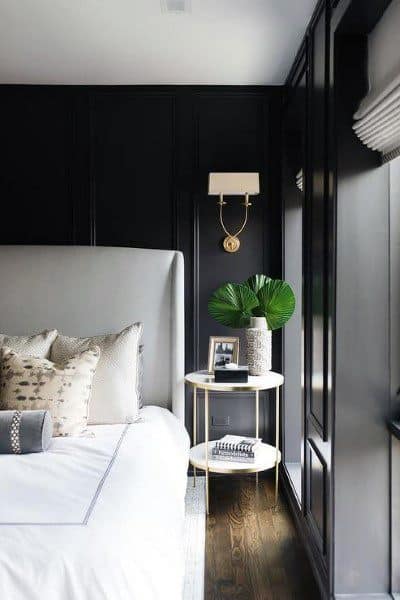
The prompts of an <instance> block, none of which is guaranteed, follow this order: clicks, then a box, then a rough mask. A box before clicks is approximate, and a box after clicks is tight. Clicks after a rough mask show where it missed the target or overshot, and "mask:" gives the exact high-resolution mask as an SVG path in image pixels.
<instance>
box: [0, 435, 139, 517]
mask: <svg viewBox="0 0 400 600" xmlns="http://www.w3.org/2000/svg"><path fill="white" fill-rule="evenodd" d="M128 429H129V424H128V425H126V426H125V428H124V430H123V432H122V433H121V435H120V438H119V440H118V442H117V445H116V446H115V449H114V452H113V454H112V456H111V458H110V462H109V463H108V466H107V468H106V470H105V471H104V474H103V477H102V478H101V479H100V481H99V484H98V486H97V488H96V491H95V493H94V496H93V498H92V500H91V502H90V504H89V508H88V509H87V511H86V514H85V518H84V519H83V521H82V522H81V523H38V522H37V523H23V522H18V521H16V522H15V523H0V526H2V525H13V526H14V527H20V526H21V525H28V526H30V527H32V526H40V527H59V526H60V525H61V526H63V527H65V526H67V527H68V526H69V527H82V526H85V525H87V524H88V522H89V519H90V516H91V514H92V512H93V509H94V507H95V506H96V502H97V500H98V498H99V496H100V494H101V490H102V489H103V486H104V482H105V480H106V479H107V477H108V474H109V473H110V471H111V468H112V466H113V464H114V462H115V459H116V458H117V456H118V452H119V449H120V447H121V444H122V442H123V439H124V437H125V434H126V432H127V431H128Z"/></svg>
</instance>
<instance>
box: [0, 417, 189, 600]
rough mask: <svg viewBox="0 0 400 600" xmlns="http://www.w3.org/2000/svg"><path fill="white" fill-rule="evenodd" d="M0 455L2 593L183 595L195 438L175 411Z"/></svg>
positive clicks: (89, 597) (121, 598) (97, 598)
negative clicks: (40, 449)
mask: <svg viewBox="0 0 400 600" xmlns="http://www.w3.org/2000/svg"><path fill="white" fill-rule="evenodd" d="M141 416H142V419H143V420H142V422H140V423H135V424H132V425H129V426H127V427H126V426H124V425H97V426H93V427H92V428H91V429H92V430H93V431H94V432H95V437H94V438H66V439H61V438H55V439H54V440H53V441H52V444H51V447H50V450H49V452H47V453H43V454H35V455H27V456H5V455H2V456H0V486H1V487H0V598H4V599H5V600H150V599H151V600H158V599H160V600H161V599H162V600H178V599H180V598H181V597H182V585H183V575H184V561H183V524H184V496H185V489H186V471H187V462H188V449H189V439H188V435H187V433H186V431H185V430H184V429H183V427H182V425H181V424H180V423H179V421H178V420H177V419H176V417H174V416H173V415H172V414H171V413H170V412H169V411H167V410H165V409H162V408H158V407H155V406H149V407H146V408H144V409H142V411H141Z"/></svg>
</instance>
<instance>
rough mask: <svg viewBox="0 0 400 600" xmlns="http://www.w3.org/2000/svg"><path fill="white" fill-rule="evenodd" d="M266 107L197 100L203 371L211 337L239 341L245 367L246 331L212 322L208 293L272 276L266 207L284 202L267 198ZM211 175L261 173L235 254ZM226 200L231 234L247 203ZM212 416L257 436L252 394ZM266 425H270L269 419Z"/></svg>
mask: <svg viewBox="0 0 400 600" xmlns="http://www.w3.org/2000/svg"><path fill="white" fill-rule="evenodd" d="M268 108H269V106H268V100H267V99H266V98H265V96H261V95H256V94H254V95H246V94H225V95H223V96H220V97H218V98H215V97H213V96H210V95H207V94H205V95H203V94H200V95H199V96H197V97H196V99H195V104H194V115H195V117H194V118H195V123H196V182H197V188H196V193H195V203H196V205H197V214H198V241H197V244H198V246H197V250H198V269H199V270H198V276H199V281H198V290H199V292H198V298H199V318H198V323H199V340H198V342H199V357H200V364H199V366H200V368H206V366H207V353H208V342H209V335H210V333H211V334H212V335H235V336H239V337H240V340H241V344H240V345H241V352H240V354H241V362H245V338H244V332H243V331H239V330H228V329H227V328H226V327H223V326H222V325H219V324H218V323H216V322H215V321H214V320H213V319H211V317H210V316H209V315H208V311H207V303H208V298H209V296H210V294H211V293H212V292H213V290H215V289H216V288H217V287H219V286H220V285H221V284H222V283H225V282H227V281H233V282H241V281H244V280H246V279H247V278H248V277H249V276H250V275H252V274H254V273H264V272H268V273H269V272H270V271H269V265H268V264H267V261H266V252H264V248H265V247H266V246H267V245H268V244H269V241H268V240H267V238H266V235H267V232H268V231H269V230H270V229H271V228H270V223H268V222H267V217H266V214H267V206H268V204H279V202H280V199H279V198H277V197H276V196H275V197H271V196H270V194H269V193H268V178H269V177H270V176H271V174H270V173H269V171H270V167H269V164H268V162H267V142H268V135H269V123H268ZM232 124H234V126H232ZM211 171H228V172H229V171H257V172H259V173H260V189H261V193H260V195H258V196H254V197H253V198H251V202H252V206H251V208H250V212H249V221H248V226H247V227H246V229H245V230H244V232H243V233H242V234H241V236H240V240H241V247H240V251H239V252H238V253H236V254H228V253H227V252H225V251H224V250H223V248H222V240H223V238H224V237H225V234H224V232H223V230H222V228H221V226H220V224H219V218H218V206H217V198H216V197H215V196H208V195H207V183H208V174H209V172H211ZM225 200H226V202H227V205H226V206H225V208H224V218H225V221H226V225H227V227H228V230H230V231H232V232H234V231H236V230H237V229H238V228H239V225H240V224H241V222H242V220H243V217H244V208H243V205H242V204H243V199H242V198H240V197H228V198H225ZM232 402H233V403H234V405H232ZM249 402H250V404H249ZM211 413H212V414H213V415H215V416H217V415H225V416H230V417H231V421H233V422H234V423H240V431H241V432H242V433H243V434H245V433H246V434H254V426H255V425H254V423H255V420H254V419H255V416H254V394H253V395H250V396H249V395H245V394H243V395H241V396H240V397H238V396H236V395H233V396H232V397H229V396H227V395H225V396H220V397H219V398H218V400H215V401H214V402H212V404H211ZM262 423H265V424H267V423H266V421H265V420H263V421H262ZM222 433H225V430H221V428H216V429H215V430H213V428H212V432H211V435H212V437H219V435H220V434H222Z"/></svg>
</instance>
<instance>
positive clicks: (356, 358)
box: [334, 36, 390, 594]
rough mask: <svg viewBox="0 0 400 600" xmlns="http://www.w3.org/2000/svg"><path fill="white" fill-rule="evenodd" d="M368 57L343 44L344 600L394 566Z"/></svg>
mask: <svg viewBox="0 0 400 600" xmlns="http://www.w3.org/2000/svg"><path fill="white" fill-rule="evenodd" d="M366 53H367V40H366V38H365V37H364V36H343V37H338V39H337V42H336V49H335V84H336V86H335V100H336V106H337V117H336V128H337V143H338V158H337V236H338V237H337V306H338V310H337V314H336V393H335V396H336V416H335V418H336V432H335V488H336V489H337V490H338V492H337V493H336V494H335V546H336V552H335V569H334V573H335V584H336V585H335V587H336V590H337V593H342V594H362V593H363V592H365V591H366V590H368V591H375V592H381V593H383V592H386V591H387V589H388V585H389V581H388V580H389V568H390V566H389V551H390V538H389V523H390V521H389V517H390V513H389V505H390V503H389V467H390V454H389V433H388V431H387V428H386V424H385V421H386V420H387V419H388V417H389V414H390V370H389V362H390V361H389V350H390V346H389V341H390V337H389V197H388V189H389V185H388V184H389V180H388V165H383V166H380V157H379V155H378V154H377V153H374V152H371V151H370V150H369V149H368V148H366V147H365V146H364V145H363V144H361V143H360V142H359V140H358V139H357V138H356V136H355V135H354V133H353V131H352V123H353V118H352V115H353V114H354V111H355V110H356V109H357V106H358V103H359V101H360V99H361V98H362V97H363V96H364V94H365V93H366V91H367V89H368V80H367V77H366V71H365V70H364V69H362V68H360V65H361V66H362V65H365V64H366V61H365V59H366ZM350 257H351V259H350ZM363 290H368V293H367V294H365V293H363ZM355 302H356V303H355ZM378 304H379V307H380V310H379V311H378V313H377V312H376V306H377V305H378ZM365 322H368V327H365V326H364V324H365ZM360 431H362V432H363V434H362V435H360ZM342 490H345V493H342ZM354 507H357V510H354ZM372 514H373V519H371V515H372Z"/></svg>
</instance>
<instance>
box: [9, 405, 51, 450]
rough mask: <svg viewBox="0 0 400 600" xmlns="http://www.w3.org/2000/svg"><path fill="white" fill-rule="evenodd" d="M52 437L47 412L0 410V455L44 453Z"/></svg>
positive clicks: (49, 416) (49, 417)
mask: <svg viewBox="0 0 400 600" xmlns="http://www.w3.org/2000/svg"><path fill="white" fill-rule="evenodd" d="M52 435H53V421H52V418H51V415H50V413H49V411H48V410H24V411H20V410H0V454H28V453H30V452H44V451H45V450H47V448H48V447H49V445H50V441H51V438H52Z"/></svg>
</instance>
